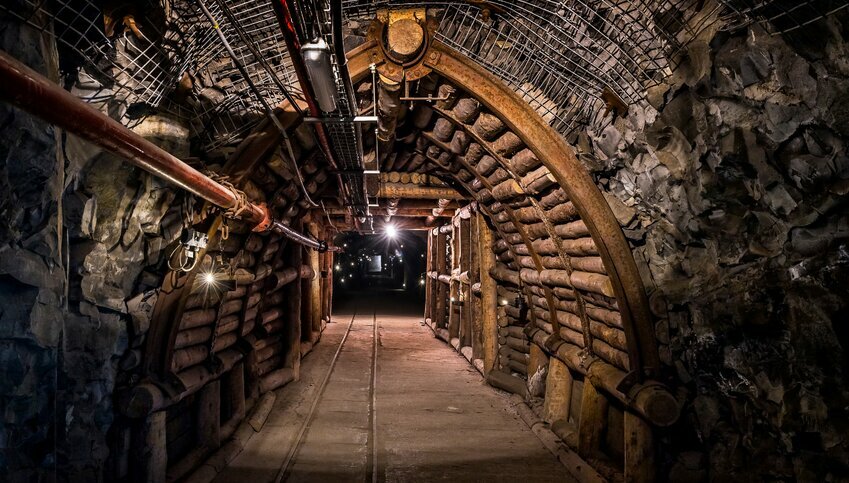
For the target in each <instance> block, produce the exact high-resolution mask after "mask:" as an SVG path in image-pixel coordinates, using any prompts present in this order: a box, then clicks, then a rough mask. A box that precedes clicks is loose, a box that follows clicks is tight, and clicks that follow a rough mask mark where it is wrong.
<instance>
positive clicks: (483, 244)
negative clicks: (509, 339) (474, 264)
mask: <svg viewBox="0 0 849 483" xmlns="http://www.w3.org/2000/svg"><path fill="white" fill-rule="evenodd" d="M477 216H478V237H477V241H478V246H477V252H478V254H479V255H480V281H481V314H482V317H481V318H482V321H481V322H482V323H481V334H482V338H481V339H482V351H483V367H484V372H485V373H486V374H489V372H490V371H492V369H493V367H494V365H495V359H496V357H497V356H498V320H497V316H496V312H495V311H496V309H497V308H498V292H497V284H496V283H495V279H494V278H492V275H490V274H489V272H490V270H492V269H494V268H495V253H494V252H493V251H492V245H493V244H494V243H495V237H494V236H493V233H492V230H490V228H489V225H487V224H486V219H485V218H484V216H483V214H482V213H478V215H477Z"/></svg>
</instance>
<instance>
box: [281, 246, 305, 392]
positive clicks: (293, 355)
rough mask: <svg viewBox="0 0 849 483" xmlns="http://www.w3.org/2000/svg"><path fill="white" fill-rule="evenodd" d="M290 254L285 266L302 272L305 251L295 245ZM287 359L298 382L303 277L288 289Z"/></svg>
mask: <svg viewBox="0 0 849 483" xmlns="http://www.w3.org/2000/svg"><path fill="white" fill-rule="evenodd" d="M286 250H288V252H289V253H287V255H286V256H285V261H286V263H285V266H287V267H294V268H295V269H297V270H298V271H299V272H300V268H301V261H302V254H303V250H301V247H300V246H298V245H295V244H289V246H287V247H286ZM284 290H286V303H285V305H284V307H285V309H286V315H285V317H286V349H287V352H286V358H285V363H284V367H289V368H291V369H292V374H293V376H294V378H295V380H297V379H298V378H299V376H300V369H301V277H298V278H296V279H295V281H293V282H292V283H290V284H288V285H287V286H286V288H284Z"/></svg>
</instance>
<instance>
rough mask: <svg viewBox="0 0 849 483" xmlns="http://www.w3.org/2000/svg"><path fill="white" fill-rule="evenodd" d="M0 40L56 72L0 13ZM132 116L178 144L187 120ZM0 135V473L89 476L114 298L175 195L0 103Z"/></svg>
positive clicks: (103, 440) (110, 360)
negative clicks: (182, 122) (178, 122)
mask: <svg viewBox="0 0 849 483" xmlns="http://www.w3.org/2000/svg"><path fill="white" fill-rule="evenodd" d="M0 48H2V49H3V50H5V51H7V52H9V53H10V54H12V55H13V56H14V57H16V58H18V59H20V60H22V61H24V62H25V63H26V64H28V65H29V66H31V67H33V68H35V69H36V70H38V71H39V72H41V73H42V74H45V75H47V76H48V77H51V78H52V79H53V80H54V81H57V82H58V80H59V79H58V75H59V67H58V60H57V59H58V55H57V52H56V46H55V44H54V43H53V42H52V40H50V37H46V36H42V35H41V34H40V33H39V32H37V31H35V30H33V29H30V28H28V27H24V26H21V25H20V24H19V23H17V22H10V21H6V20H5V19H0ZM136 129H137V130H139V131H140V132H141V133H142V134H143V135H145V136H146V137H148V138H149V139H152V140H154V141H155V142H160V143H161V144H167V145H168V147H169V149H172V150H173V151H175V152H178V153H180V152H181V150H182V151H185V152H187V150H188V140H187V138H188V135H187V132H186V131H185V130H184V129H182V128H181V127H180V126H179V125H175V124H174V123H171V122H169V121H168V120H164V119H160V118H155V117H154V118H150V119H148V120H146V121H145V122H143V123H142V124H140V125H139V126H138V127H137V128H136ZM0 140H2V142H0V159H2V163H0V213H2V217H3V219H4V220H6V222H5V223H3V226H2V227H0V364H2V366H3V371H0V391H2V393H0V406H2V407H3V408H4V411H3V422H2V425H0V444H2V456H0V479H3V480H4V481H37V480H38V481H40V480H52V479H55V478H56V476H55V475H57V474H58V475H59V480H60V481H99V480H102V479H103V478H104V474H108V472H105V471H104V470H105V468H106V465H107V461H108V456H109V453H110V450H109V447H110V443H109V442H108V440H109V430H110V427H111V426H112V423H113V418H114V410H113V407H112V405H113V390H114V387H115V385H116V378H117V377H119V376H120V375H121V374H122V372H121V371H120V370H119V365H120V363H121V361H122V356H123V355H124V354H125V353H126V352H127V349H128V346H129V338H130V336H131V335H132V330H131V327H132V323H131V320H130V316H129V315H128V314H127V307H126V302H125V301H126V300H129V299H131V298H132V297H133V296H134V295H135V294H137V293H140V292H143V291H145V290H149V289H151V288H152V287H156V286H158V285H159V283H160V282H161V272H162V270H161V265H162V259H163V257H162V252H163V249H164V248H165V246H166V245H167V244H168V243H169V242H171V241H173V240H174V239H176V237H178V236H179V233H180V230H181V229H182V226H181V224H180V217H179V214H180V213H179V209H180V203H174V200H175V193H174V192H173V191H172V190H170V189H168V188H166V187H165V186H164V185H163V184H162V183H161V182H160V181H158V180H156V179H154V178H152V177H149V176H147V175H144V174H141V173H140V172H139V171H138V170H136V169H134V168H132V167H129V166H127V165H126V164H125V163H123V162H121V161H120V160H118V159H115V158H114V157H112V156H109V155H106V154H103V153H100V152H99V151H97V150H96V149H94V148H92V147H91V146H90V145H87V144H85V143H82V142H80V141H79V140H77V139H75V138H74V137H73V136H69V135H67V133H63V132H61V131H59V130H57V129H54V128H53V127H52V126H50V125H48V124H46V123H44V122H42V121H40V120H38V119H36V118H33V117H32V116H29V115H28V114H26V113H23V112H21V111H19V110H17V109H13V108H11V107H10V106H8V105H7V104H2V105H0ZM172 204H173V205H175V206H174V207H173V208H170V207H171V206H172ZM169 208H170V212H169V211H168V210H169ZM166 214H169V215H170V216H169V217H168V218H167V220H170V223H165V224H163V223H162V222H161V221H162V219H163V218H164V217H165V215H166ZM134 342H136V343H138V342H139V341H138V340H137V339H134ZM142 342H143V341H142ZM122 369H125V368H124V367H122Z"/></svg>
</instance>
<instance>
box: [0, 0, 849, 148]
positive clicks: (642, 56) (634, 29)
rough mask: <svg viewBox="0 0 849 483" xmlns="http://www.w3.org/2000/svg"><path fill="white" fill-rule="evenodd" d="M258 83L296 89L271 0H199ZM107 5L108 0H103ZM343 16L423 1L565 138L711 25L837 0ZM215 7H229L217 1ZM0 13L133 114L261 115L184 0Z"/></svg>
mask: <svg viewBox="0 0 849 483" xmlns="http://www.w3.org/2000/svg"><path fill="white" fill-rule="evenodd" d="M207 2H208V6H209V9H210V10H211V11H212V13H213V16H215V18H216V20H217V22H218V23H219V25H220V28H221V31H222V32H223V33H224V35H225V37H226V38H227V40H228V42H229V43H230V44H231V45H232V46H233V49H234V51H235V53H236V58H237V59H238V61H239V62H240V63H241V64H242V65H243V66H244V67H245V68H246V70H247V72H248V75H249V76H250V78H251V80H252V81H253V83H254V84H255V85H256V86H257V87H258V90H259V92H260V93H261V95H262V96H263V97H265V98H266V100H268V101H269V103H270V104H272V105H276V104H278V103H279V102H282V101H283V98H284V95H283V92H282V91H281V89H280V84H279V83H278V82H275V79H274V77H276V78H277V79H278V80H279V81H282V84H283V85H284V86H285V87H286V89H287V90H289V92H290V93H292V94H294V95H295V96H296V97H298V96H299V95H300V92H299V88H298V86H297V82H295V77H294V74H293V71H292V68H291V63H290V59H289V58H288V53H287V52H286V48H285V44H284V41H283V39H282V35H281V33H280V28H279V25H278V24H277V21H276V18H275V15H274V12H273V7H272V3H271V0H237V1H226V2H225V1H224V0H207ZM108 5H116V6H108ZM343 5H344V8H345V14H346V17H347V18H348V19H368V18H372V17H373V16H374V14H375V13H376V11H377V10H378V9H380V8H387V7H390V6H392V7H402V6H408V7H409V6H426V7H428V8H429V9H431V12H433V14H435V15H436V16H437V18H438V19H439V21H440V27H439V31H438V33H437V37H438V38H439V40H441V41H442V42H445V43H446V44H448V45H450V46H452V47H453V48H455V49H457V50H459V51H460V52H462V53H464V54H466V55H468V56H469V57H471V58H472V59H473V60H475V61H477V62H478V63H480V64H481V65H482V66H484V67H485V68H487V69H489V70H490V71H491V72H493V73H494V74H495V75H496V76H498V77H499V78H501V79H502V80H503V81H504V82H505V83H507V84H508V85H510V86H511V87H513V88H514V89H515V90H516V91H517V92H518V93H519V94H520V95H522V96H523V97H524V98H525V99H526V100H527V101H528V102H529V103H530V104H531V106H533V107H534V108H535V109H537V111H538V112H539V113H540V114H541V115H542V116H543V117H544V118H545V119H546V120H547V121H548V122H549V123H551V125H552V126H554V128H555V129H557V130H558V132H560V133H562V134H563V135H564V136H569V135H570V134H571V133H573V132H574V131H575V130H576V129H577V128H579V127H580V126H582V125H584V124H587V123H589V122H590V121H591V120H592V116H598V115H600V113H602V112H604V110H605V109H604V100H603V95H604V94H605V93H606V92H612V93H613V94H615V95H616V96H617V97H619V98H621V99H622V100H623V101H625V102H626V103H631V102H636V101H638V100H640V99H641V98H642V97H643V95H644V92H645V89H646V88H647V87H650V86H652V85H654V84H656V83H658V82H661V81H662V80H663V79H664V78H665V77H666V76H667V75H669V74H670V73H671V71H672V69H673V68H674V67H675V63H676V61H677V59H680V58H681V55H680V54H681V53H682V51H683V50H684V49H686V47H687V45H688V43H689V42H691V41H692V40H693V39H694V38H696V37H697V36H698V35H699V33H701V32H704V31H706V30H708V29H711V28H725V29H738V28H741V27H745V26H747V25H750V24H752V23H763V24H765V25H766V26H767V27H768V28H769V29H770V31H771V32H773V33H776V34H779V33H784V32H791V31H794V30H797V29H799V28H800V27H802V26H805V25H808V24H810V23H812V22H814V21H816V20H818V19H820V18H823V17H824V16H827V15H829V14H832V13H834V12H836V11H838V10H841V9H844V8H846V7H847V5H849V0H804V1H802V0H713V1H711V0H562V1H547V0H518V1H507V0H492V1H488V2H480V1H468V2H462V1H450V2H449V1H446V2H412V1H405V0H401V1H388V0H383V1H365V0H343ZM222 7H223V8H226V9H227V10H229V12H228V11H225V10H223V9H222ZM0 14H3V15H5V16H11V17H14V18H17V19H19V20H20V21H23V22H26V23H28V24H29V25H31V26H33V27H35V28H36V29H39V30H41V31H43V32H46V33H52V34H54V35H55V37H56V39H57V43H58V45H59V46H60V49H61V50H62V53H63V55H62V56H60V59H61V60H62V62H63V70H64V71H65V74H66V75H70V77H71V78H73V79H74V82H73V86H72V90H73V91H74V93H75V94H77V95H78V96H80V97H81V98H83V99H85V100H86V101H88V102H92V103H95V104H98V106H99V107H100V108H101V109H102V110H104V111H106V112H109V113H110V115H112V116H113V117H115V118H116V119H119V120H121V121H122V122H124V123H125V124H127V125H132V124H133V123H136V122H138V121H140V120H141V119H143V117H144V116H145V115H148V114H150V113H153V112H163V111H164V112H167V113H169V114H170V115H173V116H178V117H180V118H182V119H184V120H185V121H186V122H188V123H189V124H190V125H191V126H192V132H193V134H194V135H195V138H196V139H197V140H198V141H199V145H200V146H201V147H202V148H203V149H204V150H210V149H215V148H218V147H221V146H226V145H232V144H234V143H236V142H238V141H239V140H240V139H242V138H243V137H244V135H245V134H246V133H247V132H248V131H249V130H250V129H252V128H253V127H254V126H255V125H256V124H257V122H258V121H259V120H260V119H261V118H262V116H263V110H262V106H261V103H259V102H258V99H257V98H256V96H255V95H254V94H253V93H252V92H251V90H250V89H248V87H247V84H246V82H245V79H244V78H243V77H242V75H241V74H240V73H239V71H238V69H237V68H236V66H235V65H234V63H233V61H232V60H231V59H230V58H229V57H228V55H227V53H226V52H225V50H224V48H223V47H222V45H221V43H220V42H219V41H218V39H217V38H216V34H215V30H214V29H213V27H212V25H210V23H209V22H208V21H207V19H206V18H205V17H203V16H202V15H201V12H200V10H199V8H198V5H197V1H196V0H170V1H166V0H139V1H136V2H124V3H115V4H112V3H110V2H107V3H106V4H103V5H101V3H100V2H98V1H96V0H52V1H45V0H6V1H3V2H0Z"/></svg>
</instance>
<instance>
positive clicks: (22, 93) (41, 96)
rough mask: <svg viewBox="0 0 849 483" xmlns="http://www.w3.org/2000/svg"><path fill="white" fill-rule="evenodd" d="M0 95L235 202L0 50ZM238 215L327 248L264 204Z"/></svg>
mask: <svg viewBox="0 0 849 483" xmlns="http://www.w3.org/2000/svg"><path fill="white" fill-rule="evenodd" d="M0 99H2V100H4V101H6V102H8V103H10V104H12V105H14V106H16V107H18V108H20V109H23V110H24V111H27V112H29V113H30V114H32V115H34V116H37V117H39V118H41V119H43V120H45V121H47V122H49V123H50V124H54V125H56V126H59V127H60V128H62V129H64V130H65V131H67V132H70V133H73V134H75V135H77V136H78V137H80V138H81V139H85V140H86V141H88V142H90V143H92V144H94V145H97V146H99V147H101V148H103V149H104V150H106V151H109V152H110V153H112V154H114V155H116V156H118V157H120V158H123V159H125V160H126V161H127V162H128V163H130V164H132V165H134V166H136V167H138V168H141V169H143V170H145V171H147V172H148V173H150V174H152V175H154V176H156V177H159V178H162V179H164V180H166V181H169V182H171V183H173V184H175V185H177V186H179V187H180V188H183V189H184V190H186V191H188V192H190V193H192V194H194V195H196V196H198V197H200V198H203V199H205V200H206V201H208V202H210V203H212V204H213V205H215V206H217V207H219V208H222V209H224V210H229V209H232V208H234V207H236V206H237V205H238V204H239V203H240V202H241V192H237V191H234V190H231V189H230V188H227V187H226V186H224V185H222V184H220V183H218V182H216V181H215V180H213V179H211V178H209V177H208V176H206V175H204V174H203V173H201V172H200V171H198V170H196V169H194V168H192V167H191V166H189V165H188V164H186V163H184V162H183V161H181V160H179V159H177V158H176V157H175V156H173V155H172V154H170V153H168V152H167V151H165V150H164V149H162V148H160V147H159V146H157V145H155V144H153V143H152V142H150V141H148V140H147V139H145V138H143V137H141V136H140V135H139V134H137V133H135V132H133V131H131V130H130V129H127V127H125V126H124V125H122V124H121V123H119V122H118V121H116V120H114V119H112V118H110V117H109V116H107V115H105V114H103V113H102V112H100V111H98V110H97V109H95V108H94V107H92V106H90V105H88V104H86V103H85V102H83V101H81V100H80V99H78V98H76V97H75V96H74V95H72V94H71V93H70V92H68V91H66V90H64V89H62V88H61V87H59V86H58V85H56V84H54V83H53V82H51V81H50V80H48V79H47V78H45V77H44V76H42V75H41V74H39V73H38V72H36V71H34V70H32V69H30V68H29V67H27V66H26V65H24V64H23V63H21V62H20V61H18V60H17V59H15V58H14V57H12V56H10V55H9V54H7V53H6V52H3V51H0ZM241 217H242V218H243V219H244V220H246V221H248V222H250V223H253V224H254V225H255V226H254V230H255V231H265V230H268V229H273V230H274V231H276V232H278V233H280V234H282V235H284V236H286V237H287V238H290V239H292V240H294V241H295V242H297V243H301V244H304V245H307V246H311V247H313V248H316V249H330V247H327V245H326V244H325V243H324V242H319V241H317V240H313V239H311V238H309V237H305V236H304V235H302V234H300V233H298V232H296V231H294V230H292V229H291V228H290V227H288V226H286V225H284V224H282V223H281V222H279V221H274V220H271V218H270V213H269V211H268V208H266V207H265V205H260V204H256V203H251V202H248V203H247V205H246V207H245V210H244V211H243V212H242V214H241Z"/></svg>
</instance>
